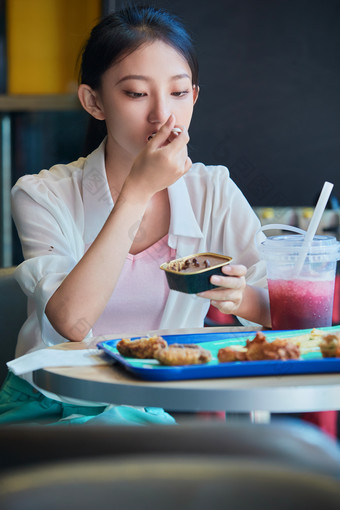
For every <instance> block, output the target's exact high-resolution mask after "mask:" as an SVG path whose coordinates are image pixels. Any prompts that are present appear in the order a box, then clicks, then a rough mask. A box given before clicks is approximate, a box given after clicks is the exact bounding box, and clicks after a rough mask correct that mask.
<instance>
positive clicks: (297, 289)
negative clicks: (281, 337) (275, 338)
mask: <svg viewBox="0 0 340 510" xmlns="http://www.w3.org/2000/svg"><path fill="white" fill-rule="evenodd" d="M268 288H269V298H270V313H271V319H272V328H273V329H274V330H275V329H278V330H280V329H308V328H319V327H325V326H331V325H332V312H333V298H334V278H333V279H331V280H307V279H306V280H305V279H300V280H299V279H296V280H280V279H275V280H274V279H268Z"/></svg>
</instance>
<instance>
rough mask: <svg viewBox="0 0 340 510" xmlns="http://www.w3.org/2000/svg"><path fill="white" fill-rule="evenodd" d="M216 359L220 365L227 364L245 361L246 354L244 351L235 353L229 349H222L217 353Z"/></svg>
mask: <svg viewBox="0 0 340 510" xmlns="http://www.w3.org/2000/svg"><path fill="white" fill-rule="evenodd" d="M217 358H218V361H219V362H220V363H227V362H229V361H246V360H247V358H246V353H245V352H244V351H236V350H235V349H232V348H231V347H222V348H221V349H219V351H218V353H217Z"/></svg>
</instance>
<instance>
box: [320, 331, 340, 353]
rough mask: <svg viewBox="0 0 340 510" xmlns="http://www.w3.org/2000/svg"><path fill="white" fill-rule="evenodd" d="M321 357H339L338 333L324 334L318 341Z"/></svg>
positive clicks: (339, 343)
mask: <svg viewBox="0 0 340 510" xmlns="http://www.w3.org/2000/svg"><path fill="white" fill-rule="evenodd" d="M319 345H320V351H321V354H322V357H323V358H340V334H339V333H338V334H329V335H325V336H324V337H323V339H322V340H321V342H320V344H319Z"/></svg>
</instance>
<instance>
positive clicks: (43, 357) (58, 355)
mask: <svg viewBox="0 0 340 510" xmlns="http://www.w3.org/2000/svg"><path fill="white" fill-rule="evenodd" d="M113 361H114V360H113V359H110V358H109V357H107V356H106V355H105V352H104V351H103V350H101V349H77V350H75V351H67V350H62V349H39V350H38V351H34V352H29V353H28V354H24V356H21V357H20V358H17V359H14V360H12V361H9V362H8V363H7V366H8V368H9V370H10V371H11V372H13V373H14V374H15V375H22V374H26V373H27V372H32V371H33V370H38V369H39V368H45V367H67V366H89V365H106V364H108V363H113Z"/></svg>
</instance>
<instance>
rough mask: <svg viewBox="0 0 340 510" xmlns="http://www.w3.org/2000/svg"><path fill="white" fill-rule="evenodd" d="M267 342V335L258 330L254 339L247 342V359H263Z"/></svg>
mask: <svg viewBox="0 0 340 510" xmlns="http://www.w3.org/2000/svg"><path fill="white" fill-rule="evenodd" d="M266 344H267V340H266V337H265V335H264V334H263V333H261V331H258V332H257V333H256V335H255V338H253V340H247V342H246V351H247V352H246V359H247V360H249V361H256V360H263V349H264V346H265V345H266Z"/></svg>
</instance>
